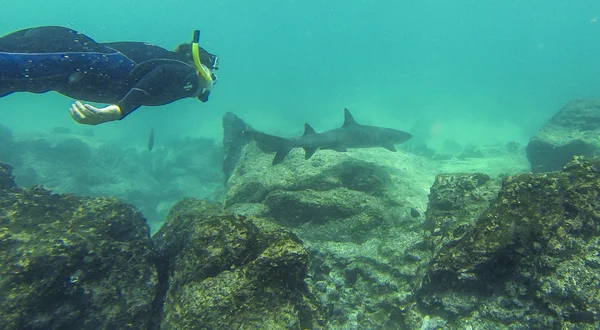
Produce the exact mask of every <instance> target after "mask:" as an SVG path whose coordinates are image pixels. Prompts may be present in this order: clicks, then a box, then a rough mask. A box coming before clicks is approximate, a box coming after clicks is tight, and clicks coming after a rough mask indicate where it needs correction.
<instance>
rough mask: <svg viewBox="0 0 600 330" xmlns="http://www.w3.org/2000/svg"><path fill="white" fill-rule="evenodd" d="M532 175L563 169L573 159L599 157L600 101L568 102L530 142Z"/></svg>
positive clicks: (529, 151) (528, 156) (529, 154)
mask: <svg viewBox="0 0 600 330" xmlns="http://www.w3.org/2000/svg"><path fill="white" fill-rule="evenodd" d="M526 150H527V158H528V159H529V162H530V163H531V171H532V172H533V173H540V172H551V171H558V170H560V169H562V167H563V166H565V165H566V164H567V162H569V161H571V160H572V159H573V156H584V157H588V158H589V157H593V156H598V155H600V100H596V99H584V100H576V101H572V102H569V103H567V104H566V105H565V106H564V107H563V108H562V109H560V111H559V112H558V113H557V114H555V115H554V116H553V117H552V118H551V119H550V120H549V121H548V122H547V123H546V125H544V127H542V129H541V130H540V131H539V132H538V133H537V134H536V136H534V137H532V138H531V139H530V140H529V144H528V145H527V149H526Z"/></svg>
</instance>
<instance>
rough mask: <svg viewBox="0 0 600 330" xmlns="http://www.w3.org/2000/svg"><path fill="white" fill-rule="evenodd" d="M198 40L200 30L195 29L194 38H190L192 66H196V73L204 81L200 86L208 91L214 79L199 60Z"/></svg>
mask: <svg viewBox="0 0 600 330" xmlns="http://www.w3.org/2000/svg"><path fill="white" fill-rule="evenodd" d="M199 41H200V31H199V30H195V31H194V38H193V39H192V57H193V58H194V66H196V69H197V70H198V75H200V76H201V77H202V78H203V79H204V81H205V86H202V87H203V88H204V89H206V90H208V91H210V90H211V89H212V88H213V86H214V80H213V78H212V73H211V72H210V70H209V69H208V68H207V67H206V66H205V65H204V64H202V62H201V61H200V46H199V45H198V42H199Z"/></svg>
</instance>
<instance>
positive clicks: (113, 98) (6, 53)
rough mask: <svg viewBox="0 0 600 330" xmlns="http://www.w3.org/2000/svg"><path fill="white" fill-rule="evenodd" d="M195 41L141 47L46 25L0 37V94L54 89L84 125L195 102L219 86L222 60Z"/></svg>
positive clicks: (73, 115)
mask: <svg viewBox="0 0 600 330" xmlns="http://www.w3.org/2000/svg"><path fill="white" fill-rule="evenodd" d="M198 39H199V32H198V31H195V32H194V40H193V41H192V43H191V44H189V43H188V44H183V45H180V46H179V47H178V48H177V50H176V51H175V52H171V51H168V50H166V49H163V48H161V47H158V46H155V45H151V44H147V43H143V42H111V43H98V42H95V41H94V40H92V39H91V38H89V37H87V36H85V35H83V34H80V33H78V32H76V31H73V30H71V29H68V28H64V27H58V26H45V27H37V28H31V29H25V30H21V31H17V32H14V33H11V34H8V35H6V36H4V37H2V38H0V97H3V96H6V95H9V94H11V93H14V92H31V93H45V92H48V91H56V92H59V93H61V94H64V95H66V96H69V97H72V98H75V99H78V100H84V101H88V102H102V103H109V104H110V105H109V106H107V107H105V108H96V107H94V106H91V105H89V104H82V103H81V102H80V101H76V102H75V103H74V104H73V106H72V107H71V109H70V112H71V116H72V117H73V119H75V120H76V121H77V122H79V123H82V124H90V125H96V124H100V123H104V122H108V121H113V120H120V119H123V118H125V116H127V115H128V114H130V113H131V112H133V111H134V110H136V109H137V108H139V107H140V106H142V105H149V106H152V105H163V104H167V103H171V102H173V101H176V100H179V99H182V98H186V97H197V98H198V99H200V100H201V101H202V102H206V101H207V100H208V95H209V93H210V91H211V89H212V87H213V86H214V84H215V83H216V80H217V77H216V76H215V75H214V74H213V72H212V71H213V70H216V69H217V60H218V58H217V56H216V55H213V54H210V53H208V52H207V51H205V50H204V49H202V48H201V47H199V46H198Z"/></svg>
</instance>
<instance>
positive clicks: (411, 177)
mask: <svg viewBox="0 0 600 330" xmlns="http://www.w3.org/2000/svg"><path fill="white" fill-rule="evenodd" d="M241 152H242V154H241V157H240V158H239V159H240V161H239V163H238V164H237V167H236V168H235V170H234V171H233V174H232V175H231V177H230V178H229V180H228V190H227V193H226V206H227V208H229V209H230V210H234V211H235V212H237V213H243V214H250V215H260V216H262V217H266V218H268V219H270V220H271V221H273V222H276V223H278V224H280V225H283V226H285V227H287V228H289V229H290V230H292V231H293V232H294V233H295V234H297V235H298V236H299V237H300V238H301V239H302V240H303V241H304V245H305V246H306V248H307V249H308V251H309V252H310V255H311V258H310V262H309V271H308V274H307V278H306V282H307V283H308V289H309V290H310V292H311V293H312V295H314V296H316V297H317V298H318V300H319V301H320V303H321V304H323V305H326V306H328V311H329V313H328V316H329V321H328V323H327V325H328V326H329V327H331V328H338V327H339V328H360V329H381V328H394V327H397V326H399V325H402V324H404V325H408V324H409V323H406V322H409V320H408V319H409V318H408V316H407V314H408V313H412V312H411V311H413V310H414V309H415V308H413V307H414V305H415V301H414V296H413V294H412V288H411V286H410V282H411V281H414V279H415V278H417V275H418V273H417V267H414V266H413V265H410V267H404V263H405V257H406V255H405V251H406V250H407V249H409V248H410V247H411V246H413V245H415V244H418V243H419V242H420V241H422V239H423V232H424V231H423V229H422V221H423V220H424V217H423V216H422V213H423V212H424V210H425V209H426V205H427V194H428V191H429V187H430V186H431V183H432V182H433V180H434V177H435V174H434V173H435V167H434V166H433V165H432V164H431V163H429V162H428V161H426V160H425V159H424V158H422V157H420V156H415V155H412V154H409V153H406V152H403V151H399V152H396V153H392V152H390V151H388V150H385V149H381V150H379V149H359V150H350V151H348V152H346V153H340V152H335V151H318V152H317V153H316V154H315V155H314V156H313V157H312V158H311V159H310V160H305V159H304V155H303V154H302V151H301V150H293V151H292V152H291V153H290V155H289V156H288V157H286V159H285V161H284V162H283V163H281V164H279V165H276V166H272V165H271V163H272V158H273V155H272V154H268V153H263V152H262V151H261V150H260V148H259V147H258V146H257V145H255V144H254V143H250V144H248V145H246V146H245V147H244V148H243V149H242V151H241ZM414 257H416V255H413V256H412V257H411V258H414ZM411 306H413V307H411Z"/></svg>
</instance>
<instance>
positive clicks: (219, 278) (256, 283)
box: [154, 199, 325, 329]
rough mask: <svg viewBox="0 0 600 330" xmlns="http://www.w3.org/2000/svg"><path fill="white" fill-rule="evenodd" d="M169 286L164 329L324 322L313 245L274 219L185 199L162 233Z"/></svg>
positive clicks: (308, 326) (311, 325)
mask: <svg viewBox="0 0 600 330" xmlns="http://www.w3.org/2000/svg"><path fill="white" fill-rule="evenodd" d="M154 240H155V242H156V245H157V249H158V253H159V256H160V260H162V263H163V269H164V271H166V272H165V274H163V275H162V276H164V277H168V283H169V287H168V290H167V293H166V297H165V300H164V305H163V309H162V310H163V316H162V324H161V329H241V328H252V329H319V328H322V327H323V325H324V323H325V320H324V316H323V315H325V313H324V312H323V311H322V310H321V307H320V306H319V305H318V303H317V302H316V301H313V299H312V298H311V297H310V296H309V295H308V291H307V289H306V286H305V283H304V277H305V276H306V273H307V265H308V252H307V251H306V250H305V249H304V247H303V246H302V243H301V242H300V241H299V240H298V238H297V237H295V236H294V235H293V234H291V233H290V232H289V231H287V230H284V229H282V228H280V227H278V226H276V225H274V224H271V223H269V222H266V221H264V220H261V219H258V218H254V219H250V218H244V217H241V216H235V215H232V214H227V213H223V212H222V211H221V210H220V208H219V207H218V206H216V205H214V204H210V203H207V202H204V201H200V200H195V199H185V200H183V201H181V202H180V203H178V204H177V205H176V206H174V207H173V209H172V210H171V213H170V214H169V219H168V220H167V222H166V223H165V225H164V226H163V227H162V228H161V229H160V231H159V232H158V233H157V234H156V235H155V236H154Z"/></svg>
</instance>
